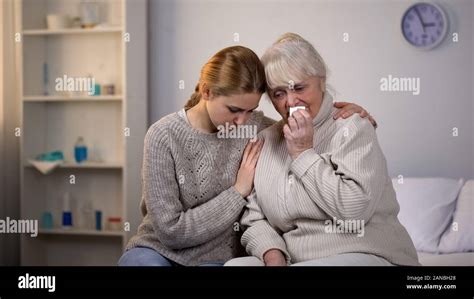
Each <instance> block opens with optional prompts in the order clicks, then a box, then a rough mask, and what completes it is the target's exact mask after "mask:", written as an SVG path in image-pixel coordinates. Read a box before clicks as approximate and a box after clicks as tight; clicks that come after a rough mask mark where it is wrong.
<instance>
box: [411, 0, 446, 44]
mask: <svg viewBox="0 0 474 299" xmlns="http://www.w3.org/2000/svg"><path fill="white" fill-rule="evenodd" d="M447 32H448V18H447V17H446V14H445V13H444V11H443V9H442V8H441V7H440V6H439V5H437V4H434V3H426V2H419V3H416V4H413V5H412V6H410V7H409V8H408V9H407V10H406V12H405V14H404V15H403V17H402V33H403V37H404V38H405V40H406V41H407V42H408V43H409V44H410V45H412V46H414V47H416V48H418V49H422V50H430V49H433V48H435V47H436V46H438V45H439V44H440V43H441V42H442V41H443V40H444V38H445V37H446V34H447Z"/></svg>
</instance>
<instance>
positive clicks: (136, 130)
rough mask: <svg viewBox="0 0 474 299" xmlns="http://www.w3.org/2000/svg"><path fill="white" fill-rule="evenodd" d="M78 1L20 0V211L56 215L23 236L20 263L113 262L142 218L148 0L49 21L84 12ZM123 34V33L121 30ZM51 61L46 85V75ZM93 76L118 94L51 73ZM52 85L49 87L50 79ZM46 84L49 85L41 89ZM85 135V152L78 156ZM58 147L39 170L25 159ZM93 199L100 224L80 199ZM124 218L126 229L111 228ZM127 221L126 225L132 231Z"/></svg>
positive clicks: (29, 215)
mask: <svg viewBox="0 0 474 299" xmlns="http://www.w3.org/2000/svg"><path fill="white" fill-rule="evenodd" d="M81 2H82V1H81V0H16V2H15V23H16V24H15V25H16V32H17V33H19V34H20V36H21V41H20V42H17V49H16V62H17V73H16V78H17V82H18V89H17V90H18V102H19V104H20V106H21V115H22V119H21V126H20V128H21V145H20V148H21V153H20V155H21V165H20V167H21V201H20V205H21V219H28V220H29V219H33V220H38V222H39V225H40V227H41V224H42V215H43V213H44V212H51V213H52V214H53V221H54V227H53V228H50V229H46V228H44V227H43V228H41V229H40V231H39V234H38V236H37V237H31V236H30V235H29V234H23V235H22V236H21V263H22V265H115V264H116V262H117V260H118V258H119V257H120V255H121V254H122V252H123V248H124V246H125V245H126V243H127V242H128V239H129V238H130V237H131V236H132V235H133V234H135V233H136V229H137V227H138V225H139V223H140V221H141V215H140V214H139V202H140V199H141V174H140V171H141V163H142V154H143V138H144V136H145V133H146V128H147V111H146V109H147V66H146V63H147V61H146V57H147V38H146V33H147V30H146V27H147V23H146V10H147V1H146V0H97V1H96V2H97V3H99V5H100V22H101V23H103V24H108V25H103V26H99V27H96V28H93V29H82V28H67V29H60V30H49V29H47V28H46V16H47V15H48V14H68V15H70V16H77V15H79V5H80V3H81ZM125 37H127V38H125ZM45 64H47V70H48V77H49V78H48V80H47V82H48V84H45V80H44V78H43V74H44V65H45ZM91 75H92V76H93V77H94V78H95V80H96V83H99V84H101V83H102V82H106V81H107V82H110V83H113V84H114V86H115V94H114V95H100V96H88V95H82V94H77V93H76V94H74V95H70V94H68V95H66V94H64V93H61V92H57V91H55V88H54V86H55V85H54V82H55V78H62V77H63V76H68V77H88V76H91ZM45 85H47V87H45ZM45 90H47V93H46V95H45ZM79 136H82V137H84V140H85V142H86V144H87V145H88V151H89V161H87V162H84V163H80V164H78V163H76V162H75V161H74V155H73V148H74V144H75V142H76V140H77V138H78V137H79ZM56 150H61V151H62V152H63V153H64V157H65V162H64V163H63V164H62V165H60V166H59V167H57V168H56V169H55V170H54V171H53V172H52V173H50V174H48V175H43V174H41V173H40V172H39V171H37V170H36V168H35V167H34V166H33V165H32V164H31V163H30V162H29V160H31V159H34V158H36V157H37V156H38V155H39V154H42V153H46V152H51V151H56ZM66 192H68V193H69V194H70V195H71V198H72V212H73V228H70V229H63V228H62V226H61V217H62V216H61V212H62V211H61V210H62V196H63V195H64V194H65V193H66ZM86 200H91V201H92V203H93V207H94V210H100V211H101V212H102V215H103V216H102V218H103V224H102V226H103V230H99V231H98V230H94V224H93V223H90V221H89V222H87V221H86V219H87V218H86V217H83V215H82V211H83V210H82V207H83V206H84V203H85V201H86ZM108 217H120V218H121V219H122V226H123V229H122V230H119V231H111V230H108V226H107V223H106V219H107V218H108ZM126 228H129V230H128V231H127V230H126Z"/></svg>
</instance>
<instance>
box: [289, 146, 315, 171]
mask: <svg viewBox="0 0 474 299" xmlns="http://www.w3.org/2000/svg"><path fill="white" fill-rule="evenodd" d="M319 159H321V156H319V155H318V154H317V153H316V151H315V150H314V149H313V148H310V149H307V150H305V151H304V152H302V153H301V154H300V155H299V156H298V158H296V159H295V160H294V161H293V162H292V163H291V165H290V170H291V171H292V172H293V173H294V174H296V176H297V177H298V178H301V177H302V176H303V175H305V173H306V171H308V169H309V168H310V167H311V166H312V165H313V164H314V163H316V162H317V161H318V160H319Z"/></svg>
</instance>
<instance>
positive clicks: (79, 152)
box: [74, 137, 87, 163]
mask: <svg viewBox="0 0 474 299" xmlns="http://www.w3.org/2000/svg"><path fill="white" fill-rule="evenodd" d="M74 158H75V159H76V162H77V163H81V162H83V161H86V160H87V146H86V144H85V143H84V138H82V137H79V138H78V139H77V141H76V144H75V145H74Z"/></svg>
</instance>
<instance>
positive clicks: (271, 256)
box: [263, 249, 287, 267]
mask: <svg viewBox="0 0 474 299" xmlns="http://www.w3.org/2000/svg"><path fill="white" fill-rule="evenodd" d="M263 260H264V262H265V266H280V267H281V266H287V264H286V258H285V255H284V254H283V253H282V252H281V251H280V250H278V249H270V250H268V251H267V252H265V254H264V255H263Z"/></svg>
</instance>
